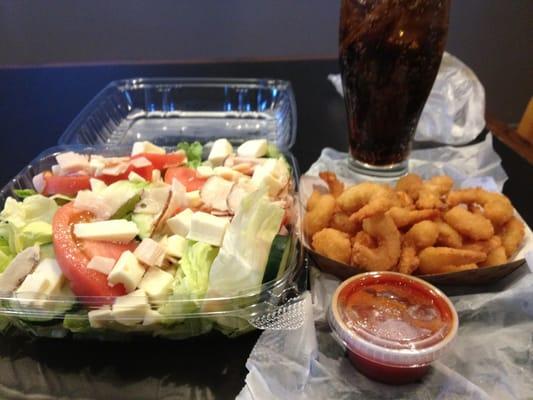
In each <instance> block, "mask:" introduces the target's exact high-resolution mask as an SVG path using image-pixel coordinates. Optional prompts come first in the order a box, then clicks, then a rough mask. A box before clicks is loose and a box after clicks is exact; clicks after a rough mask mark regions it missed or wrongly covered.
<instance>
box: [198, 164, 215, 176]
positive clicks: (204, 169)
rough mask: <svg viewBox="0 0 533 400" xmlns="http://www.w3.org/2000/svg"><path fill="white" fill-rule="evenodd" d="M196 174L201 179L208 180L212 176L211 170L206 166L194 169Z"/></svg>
mask: <svg viewBox="0 0 533 400" xmlns="http://www.w3.org/2000/svg"><path fill="white" fill-rule="evenodd" d="M196 173H197V174H198V176H199V177H201V178H209V177H210V176H213V174H214V172H213V168H211V167H209V166H207V165H200V166H199V167H198V168H196Z"/></svg>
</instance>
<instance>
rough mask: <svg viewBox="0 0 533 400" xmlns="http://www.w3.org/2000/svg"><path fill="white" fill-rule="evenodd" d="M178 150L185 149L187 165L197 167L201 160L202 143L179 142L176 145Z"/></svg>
mask: <svg viewBox="0 0 533 400" xmlns="http://www.w3.org/2000/svg"><path fill="white" fill-rule="evenodd" d="M177 148H178V150H183V151H185V154H186V155H187V165H188V166H189V167H192V168H197V167H198V166H199V165H200V163H201V162H202V150H203V148H202V145H201V143H200V142H192V143H189V142H180V143H178V145H177Z"/></svg>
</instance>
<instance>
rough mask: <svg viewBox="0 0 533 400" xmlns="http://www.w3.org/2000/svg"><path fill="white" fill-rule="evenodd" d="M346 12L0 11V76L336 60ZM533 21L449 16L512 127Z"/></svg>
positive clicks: (490, 6)
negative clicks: (9, 71) (76, 67)
mask: <svg viewBox="0 0 533 400" xmlns="http://www.w3.org/2000/svg"><path fill="white" fill-rule="evenodd" d="M339 9H340V0H334V1H333V0H329V1H326V0H306V1H305V2H297V1H284V0H263V1H248V0H225V1H220V0H196V1H175V0H158V1H157V2H154V1H149V0H115V1H112V2H110V1H107V0H92V1H83V0H55V1H31V0H17V1H0V37H2V40H0V67H2V66H4V67H5V66H37V65H49V64H73V63H74V64H79V63H82V64H90V63H107V64H110V63H125V62H128V63H129V62H137V63H139V62H142V63H147V62H148V63H157V62H163V61H166V62H194V61H206V62H209V61H210V62H213V61H219V60H243V59H248V60H249V59H256V60H257V59H317V58H330V59H332V60H333V59H336V58H337V36H338V21H339ZM532 19H533V1H531V0H512V1H510V0H460V1H454V2H453V4H452V7H451V15H450V28H449V32H448V44H447V48H446V49H447V51H449V52H450V53H452V54H454V55H455V56H457V57H458V58H459V59H461V60H462V61H463V62H464V63H465V64H466V65H468V66H469V67H470V68H472V70H473V71H474V72H475V73H476V74H477V76H478V77H479V79H480V80H481V82H482V83H483V85H484V86H485V89H486V92H487V109H488V110H489V111H490V112H492V113H493V114H494V115H496V116H498V118H500V119H502V120H504V121H506V122H508V123H517V122H518V121H519V120H520V116H521V115H522V112H523V108H524V104H526V103H527V101H528V100H529V98H530V96H531V93H532V92H533V74H531V66H532V65H533V52H531V51H528V50H527V49H530V48H531V43H530V41H531V38H532V37H533V24H531V20H532ZM331 72H332V73H333V72H336V71H331ZM296 95H298V93H296Z"/></svg>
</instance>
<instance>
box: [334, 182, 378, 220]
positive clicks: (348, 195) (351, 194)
mask: <svg viewBox="0 0 533 400" xmlns="http://www.w3.org/2000/svg"><path fill="white" fill-rule="evenodd" d="M385 192H387V188H386V187H385V186H383V185H379V184H377V183H372V182H364V183H359V184H357V185H354V186H352V187H349V188H348V189H346V190H345V191H344V192H343V193H342V194H341V195H340V196H339V197H338V198H337V204H338V205H339V207H340V208H341V209H342V210H343V211H345V212H347V213H354V212H356V211H357V210H359V209H360V208H362V207H363V206H365V205H366V204H368V203H369V202H370V200H371V199H372V198H373V197H374V196H377V195H379V194H383V193H385Z"/></svg>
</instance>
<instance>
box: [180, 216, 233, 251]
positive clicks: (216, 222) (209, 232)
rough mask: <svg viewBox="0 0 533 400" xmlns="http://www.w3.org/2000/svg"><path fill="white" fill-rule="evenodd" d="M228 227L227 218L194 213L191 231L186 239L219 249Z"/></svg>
mask: <svg viewBox="0 0 533 400" xmlns="http://www.w3.org/2000/svg"><path fill="white" fill-rule="evenodd" d="M228 225H229V218H226V217H216V216H214V215H211V214H207V213H205V212H201V211H199V212H196V213H194V215H193V217H192V219H191V229H190V231H189V234H188V235H187V239H189V240H196V241H199V242H204V243H208V244H211V245H213V246H219V247H220V246H221V245H222V240H223V239H224V233H226V229H227V227H228Z"/></svg>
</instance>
